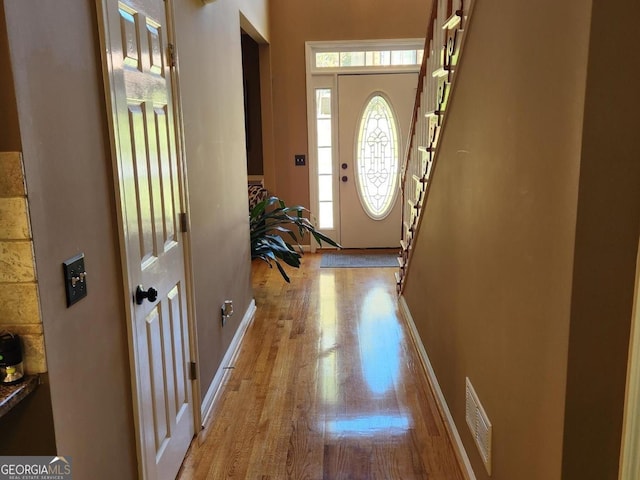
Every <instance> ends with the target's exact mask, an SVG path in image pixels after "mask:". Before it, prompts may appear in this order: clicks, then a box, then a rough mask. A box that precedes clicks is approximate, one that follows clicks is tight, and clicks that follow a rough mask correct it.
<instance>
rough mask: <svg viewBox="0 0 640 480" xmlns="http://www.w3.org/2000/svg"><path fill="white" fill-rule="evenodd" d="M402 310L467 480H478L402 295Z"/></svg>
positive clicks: (400, 300)
mask: <svg viewBox="0 0 640 480" xmlns="http://www.w3.org/2000/svg"><path fill="white" fill-rule="evenodd" d="M399 304H400V311H401V313H402V315H403V316H404V318H405V320H406V321H407V326H408V327H409V333H410V334H411V337H412V339H413V343H414V344H415V346H416V347H417V348H418V353H419V355H420V360H421V361H422V366H423V367H424V369H425V372H426V373H427V377H429V382H430V383H431V387H432V388H433V393H434V394H435V396H436V402H437V403H438V406H439V407H440V412H441V413H442V415H443V417H444V421H445V424H446V427H447V430H448V432H449V436H450V437H451V443H453V448H454V449H455V451H456V455H457V457H458V461H459V462H460V463H461V465H460V466H461V468H462V470H463V472H462V473H463V474H464V475H465V476H466V478H467V480H476V474H475V473H474V471H473V468H471V462H470V461H469V457H468V455H467V451H466V450H465V448H464V445H463V443H462V439H461V438H460V435H459V434H458V429H457V428H456V424H455V422H454V421H453V416H452V415H451V411H450V410H449V406H448V405H447V401H446V399H445V398H444V394H443V393H442V389H441V388H440V384H439V383H438V378H437V377H436V372H435V371H434V370H433V366H432V365H431V361H430V360H429V355H427V351H426V350H425V348H424V344H423V343H422V340H421V339H420V334H419V333H418V329H417V327H416V324H415V322H414V321H413V316H412V315H411V311H410V310H409V306H408V305H407V301H406V300H405V299H404V297H403V296H402V295H401V296H400V299H399Z"/></svg>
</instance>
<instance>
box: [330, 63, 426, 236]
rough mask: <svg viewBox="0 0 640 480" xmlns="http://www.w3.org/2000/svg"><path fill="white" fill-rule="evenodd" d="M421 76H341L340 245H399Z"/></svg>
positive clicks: (404, 74) (339, 97)
mask: <svg viewBox="0 0 640 480" xmlns="http://www.w3.org/2000/svg"><path fill="white" fill-rule="evenodd" d="M417 83H418V75H417V74H415V73H388V74H375V75H339V76H338V122H339V140H338V141H339V151H340V156H339V160H338V170H337V172H338V177H339V178H338V181H339V184H340V188H339V194H340V207H339V212H340V232H341V233H340V243H341V244H342V246H343V247H345V248H385V247H398V246H399V243H400V232H401V225H400V224H401V205H400V195H399V185H400V183H399V178H398V177H399V173H400V170H399V169H400V162H401V161H402V158H403V155H404V147H405V143H406V139H407V134H408V131H409V128H410V125H411V115H412V113H413V104H414V100H415V92H416V85H417Z"/></svg>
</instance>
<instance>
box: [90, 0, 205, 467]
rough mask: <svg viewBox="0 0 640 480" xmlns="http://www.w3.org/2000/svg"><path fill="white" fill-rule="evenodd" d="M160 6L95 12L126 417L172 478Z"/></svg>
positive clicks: (121, 5)
mask: <svg viewBox="0 0 640 480" xmlns="http://www.w3.org/2000/svg"><path fill="white" fill-rule="evenodd" d="M165 8H166V3H165V1H164V0H124V1H122V0H121V1H119V2H118V1H112V0H103V2H102V9H103V11H102V12H101V13H102V18H101V27H103V30H102V31H103V35H102V41H103V49H104V51H105V52H106V57H105V60H106V64H107V75H106V77H105V82H106V84H107V85H106V91H107V95H108V97H109V99H110V113H111V115H112V139H113V145H112V147H113V151H114V156H115V157H116V177H117V178H116V186H117V190H118V200H119V206H120V213H121V222H122V242H123V243H124V255H125V257H126V258H125V259H124V260H123V265H124V269H125V272H126V273H125V284H126V286H127V289H128V292H129V302H130V305H129V309H128V310H127V311H128V313H129V314H130V323H131V324H130V325H129V333H130V336H131V338H130V349H131V359H132V376H133V381H132V382H133V394H134V410H135V412H134V413H135V415H136V426H137V429H138V431H137V434H138V446H139V456H140V462H141V465H140V469H141V471H142V476H143V478H146V479H165V478H166V479H174V478H175V477H176V473H177V472H178V469H179V468H180V465H181V463H182V460H183V458H184V456H185V453H186V451H187V448H188V447H189V444H190V442H191V439H192V438H193V435H194V418H193V396H192V385H191V380H189V369H188V366H189V363H190V361H191V352H190V346H189V325H188V317H187V293H186V286H185V251H184V245H183V238H182V234H181V233H180V230H179V221H178V219H179V215H180V212H181V211H183V208H182V201H181V198H182V195H181V177H180V173H181V170H180V160H179V156H178V149H177V147H176V135H175V122H174V112H173V101H172V93H171V92H172V90H171V82H172V77H171V71H170V68H171V67H170V65H169V62H168V58H167V56H168V55H167V54H168V43H167V42H168V40H167V36H168V28H167V12H166V10H165ZM137 290H139V292H138V295H136V291H137Z"/></svg>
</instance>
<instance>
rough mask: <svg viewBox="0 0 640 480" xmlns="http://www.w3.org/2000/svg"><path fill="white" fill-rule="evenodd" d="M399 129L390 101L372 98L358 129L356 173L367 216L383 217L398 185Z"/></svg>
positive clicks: (378, 95)
mask: <svg viewBox="0 0 640 480" xmlns="http://www.w3.org/2000/svg"><path fill="white" fill-rule="evenodd" d="M397 131H398V129H397V127H396V120H395V118H394V116H393V112H392V110H391V106H390V105H389V102H387V100H386V99H385V98H384V97H383V96H382V95H380V94H376V95H374V96H373V97H372V98H371V99H370V100H369V102H368V103H367V106H366V107H365V109H364V112H363V114H362V118H361V120H360V128H359V129H358V132H359V133H358V139H357V141H358V143H357V145H356V171H357V178H358V181H357V185H358V194H359V196H360V201H361V202H362V206H363V208H364V210H365V212H367V214H368V215H369V216H370V217H371V218H373V219H376V220H379V219H382V218H384V217H386V216H387V215H388V214H389V212H390V211H391V208H392V207H393V202H394V200H395V195H396V190H397V182H398V133H397Z"/></svg>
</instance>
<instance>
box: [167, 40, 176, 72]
mask: <svg viewBox="0 0 640 480" xmlns="http://www.w3.org/2000/svg"><path fill="white" fill-rule="evenodd" d="M167 56H168V60H169V66H170V67H175V66H176V47H175V46H174V45H173V43H169V44H167Z"/></svg>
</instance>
